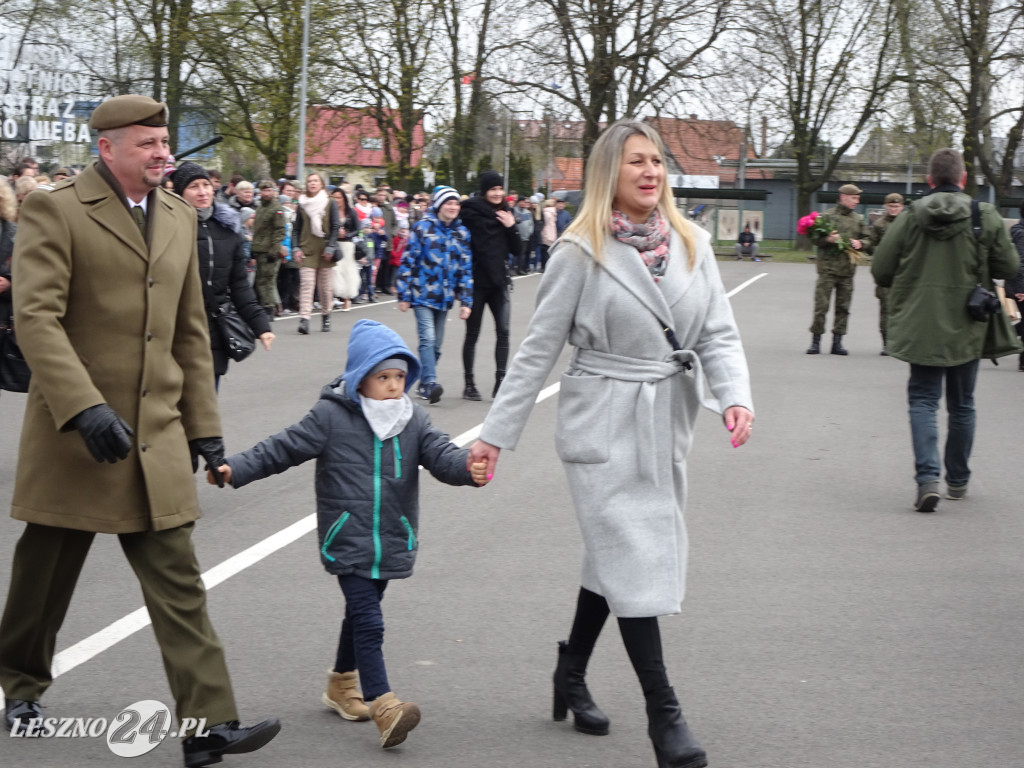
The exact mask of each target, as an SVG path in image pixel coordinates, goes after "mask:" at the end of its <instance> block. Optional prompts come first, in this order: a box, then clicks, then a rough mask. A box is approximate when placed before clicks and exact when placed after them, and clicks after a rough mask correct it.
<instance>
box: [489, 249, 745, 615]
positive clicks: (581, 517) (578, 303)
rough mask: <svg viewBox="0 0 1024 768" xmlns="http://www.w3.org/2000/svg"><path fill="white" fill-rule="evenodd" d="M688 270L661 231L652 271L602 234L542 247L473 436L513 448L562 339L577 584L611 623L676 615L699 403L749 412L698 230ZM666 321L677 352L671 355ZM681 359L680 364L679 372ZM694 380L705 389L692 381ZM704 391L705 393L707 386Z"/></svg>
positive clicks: (738, 359)
mask: <svg viewBox="0 0 1024 768" xmlns="http://www.w3.org/2000/svg"><path fill="white" fill-rule="evenodd" d="M695 236H696V242H697V263H696V265H695V267H694V269H693V270H692V271H690V270H689V269H688V267H687V254H686V250H685V247H684V245H683V242H682V239H681V238H680V237H679V236H678V235H677V234H676V233H675V232H673V233H672V243H671V255H670V259H669V264H668V268H667V271H666V273H665V276H664V277H663V278H662V280H661V281H660V282H658V283H655V282H654V280H653V279H652V277H651V275H650V273H649V272H648V270H647V267H646V266H645V265H644V263H643V260H642V259H641V258H640V255H639V253H638V252H637V251H636V249H635V248H633V247H632V246H628V245H624V244H622V243H620V242H618V241H617V240H615V239H614V238H613V237H611V235H609V237H608V238H607V240H606V242H605V243H604V245H603V248H602V255H603V263H601V264H598V263H597V262H595V261H594V260H593V258H592V257H591V250H590V248H589V247H588V245H587V244H586V243H581V242H579V241H575V240H568V239H565V238H563V239H562V240H560V241H559V242H558V243H557V244H556V245H555V247H554V248H553V249H552V252H551V258H550V261H549V262H548V266H547V269H546V271H545V273H544V277H543V279H542V281H541V286H540V290H539V293H538V297H537V307H536V311H535V312H534V315H533V318H532V320H531V322H530V327H529V331H528V332H527V337H526V339H525V341H524V342H523V344H522V346H521V347H520V348H519V351H518V352H517V354H516V356H515V358H514V360H513V361H512V365H511V367H510V368H509V371H508V374H507V376H506V377H505V380H504V382H503V383H502V385H501V390H500V391H499V394H498V397H497V399H496V400H495V402H494V405H493V406H492V407H491V410H490V412H489V413H488V415H487V419H486V420H485V422H484V425H483V428H482V430H481V432H480V438H481V439H482V440H484V441H486V442H488V443H490V444H491V445H495V446H497V447H499V448H509V449H511V448H515V446H516V442H517V441H518V439H519V435H520V433H521V432H522V429H523V427H524V426H525V423H526V419H527V417H528V416H529V413H530V410H531V408H532V407H533V404H534V402H535V400H536V397H537V395H538V393H539V392H540V389H541V387H542V386H543V385H544V382H545V379H546V378H547V376H548V374H549V373H550V371H551V368H552V367H553V366H554V364H555V361H556V360H557V358H558V356H559V355H560V353H561V351H562V348H563V346H564V344H565V343H566V341H568V342H569V344H570V345H571V346H572V347H573V348H574V349H573V355H572V360H571V362H570V365H569V368H568V370H566V371H565V373H563V374H562V377H561V390H560V395H559V402H558V417H557V423H556V427H555V449H556V451H557V453H558V455H559V458H561V460H562V463H563V465H564V467H565V471H566V475H567V477H568V481H569V488H570V491H571V494H572V499H573V505H574V507H575V510H576V516H577V519H578V521H579V525H580V530H581V532H582V534H583V544H584V554H583V573H582V578H581V583H582V585H583V586H584V587H586V588H587V589H589V590H591V591H593V592H596V593H598V594H600V595H603V596H604V597H605V598H606V599H607V600H608V604H609V606H610V607H611V610H612V613H613V614H615V616H618V617H642V616H661V615H666V614H673V613H679V610H680V604H681V603H682V600H683V595H684V591H685V585H686V559H687V536H686V524H685V522H684V519H683V510H684V507H685V505H686V457H687V455H688V454H689V452H690V446H691V443H692V440H693V425H694V420H695V418H696V415H697V410H698V406H700V405H703V406H705V407H707V408H709V409H711V410H713V411H715V412H716V413H721V412H722V411H724V410H725V409H726V408H729V407H731V406H734V405H739V406H743V407H745V408H748V409H749V410H751V411H753V403H752V400H751V395H750V376H749V373H748V371H747V364H746V358H745V357H744V354H743V346H742V344H741V342H740V335H739V331H738V330H737V328H736V323H735V320H734V319H733V314H732V308H731V307H730V305H729V300H728V299H727V297H726V295H725V289H724V288H723V286H722V280H721V277H720V276H719V273H718V265H717V263H716V262H715V258H714V254H713V252H712V250H711V245H710V239H709V236H708V234H707V233H706V232H704V231H703V230H700V229H697V230H696V231H695ZM666 326H670V327H671V328H672V329H673V330H674V332H675V335H676V337H677V339H678V341H679V344H680V346H681V347H682V349H681V350H680V351H673V348H672V345H671V343H670V342H669V341H668V339H667V338H666V335H665V333H664V330H663V329H664V328H665V327H666ZM686 364H689V366H690V368H689V369H687V367H686ZM705 377H706V380H707V385H708V388H706V387H705ZM709 390H710V391H709Z"/></svg>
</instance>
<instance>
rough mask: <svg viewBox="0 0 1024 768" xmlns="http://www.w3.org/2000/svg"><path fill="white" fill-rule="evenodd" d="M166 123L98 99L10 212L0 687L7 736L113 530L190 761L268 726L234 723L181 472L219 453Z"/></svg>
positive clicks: (131, 102) (189, 229)
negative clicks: (86, 147) (8, 546)
mask: <svg viewBox="0 0 1024 768" xmlns="http://www.w3.org/2000/svg"><path fill="white" fill-rule="evenodd" d="M166 125H167V107H166V105H164V104H160V103H157V102H155V101H153V100H152V99H149V98H147V97H144V96H118V97H116V98H113V99H110V100H109V101H106V102H104V103H103V104H101V105H100V106H99V107H97V109H96V110H95V112H94V113H93V115H92V118H91V119H90V127H91V128H93V129H95V130H97V131H99V143H98V147H99V154H100V160H99V161H98V162H97V163H95V164H94V165H92V166H91V167H90V168H88V169H86V170H85V171H84V172H83V173H82V174H80V175H79V176H76V177H74V178H73V179H69V180H67V181H65V182H62V183H61V184H59V185H58V186H57V187H56V188H55V189H54V190H53V191H50V192H37V193H34V194H32V195H30V196H29V197H27V198H26V199H25V202H24V204H23V206H22V209H21V215H20V220H19V228H18V237H17V241H16V245H15V251H14V258H13V271H14V274H15V275H16V279H17V281H18V283H19V286H18V287H19V291H18V293H17V294H16V299H15V306H14V313H15V318H16V323H17V328H18V341H19V342H20V344H21V347H22V349H23V350H24V354H25V358H26V360H27V361H28V363H29V366H30V367H31V368H32V372H33V375H32V383H31V385H30V388H29V393H28V402H27V404H26V409H25V420H24V425H23V428H22V434H21V445H20V449H19V454H18V468H17V473H16V476H15V487H14V498H13V503H12V512H11V514H12V517H14V518H15V519H18V520H23V521H25V522H26V523H27V525H26V527H25V530H24V533H23V534H22V536H21V539H20V540H19V541H18V544H17V546H16V548H15V553H14V563H13V574H12V577H11V584H10V590H9V592H8V596H7V606H6V608H5V610H4V614H3V618H2V620H0V685H2V686H3V689H4V694H5V697H6V708H5V713H4V718H5V724H6V727H7V729H8V731H9V732H10V731H11V730H12V729H24V731H25V732H26V733H29V732H30V731H31V728H30V727H29V726H30V723H31V721H33V720H36V719H38V718H39V717H40V706H39V699H40V698H41V696H42V694H43V693H44V692H45V691H46V689H47V688H48V687H49V685H50V683H51V682H52V673H51V663H52V661H53V652H54V646H55V639H56V635H57V631H58V629H59V628H60V626H61V623H62V621H63V619H64V615H65V613H66V612H67V609H68V605H69V604H70V601H71V596H72V593H73V592H74V589H75V584H76V582H77V580H78V576H79V574H80V572H81V569H82V566H83V564H84V562H85V558H86V555H87V554H88V551H89V547H90V545H91V543H92V540H93V537H94V536H95V534H97V533H112V534H117V535H118V537H119V539H120V543H121V548H122V549H123V551H124V553H125V556H126V557H127V558H128V561H129V563H130V564H131V566H132V569H133V570H134V571H135V574H136V576H137V578H138V580H139V584H140V586H141V587H142V592H143V596H144V599H145V603H146V607H147V608H148V610H149V613H150V617H151V619H152V623H153V632H154V634H155V636H156V640H157V642H158V644H159V645H160V650H161V653H162V655H163V661H164V666H165V670H166V672H167V677H168V680H169V683H170V687H171V691H172V693H173V695H174V699H175V706H176V711H177V716H178V718H179V719H182V718H193V722H198V721H199V720H200V719H202V718H205V719H206V722H207V724H208V727H209V733H208V734H207V735H201V734H198V733H193V734H191V735H190V736H189V737H188V738H187V739H185V741H184V742H183V748H184V752H185V764H186V765H187V766H193V767H194V766H202V765H209V764H211V763H214V762H220V755H221V754H224V753H233V752H248V751H252V750H253V749H258V748H259V747H261V746H263V745H264V744H266V743H267V742H269V741H270V739H272V738H273V737H274V735H276V733H277V732H278V730H279V729H280V724H279V723H278V722H277V720H274V719H272V720H267V721H264V722H263V723H259V724H258V725H255V726H251V727H241V726H239V724H238V713H237V710H236V708H235V701H234V695H233V693H232V690H231V682H230V679H229V677H228V672H227V666H226V664H225V660H224V652H223V649H222V648H221V645H220V641H219V640H218V639H217V635H216V633H215V632H214V631H213V628H212V626H211V625H210V621H209V618H208V616H207V613H206V593H205V591H204V589H203V584H202V581H201V579H200V570H199V565H198V563H197V562H196V558H195V553H194V551H193V548H192V540H191V535H192V528H193V525H194V523H195V520H196V519H197V518H198V517H199V505H198V500H197V496H196V490H195V481H194V478H193V473H194V472H195V468H196V465H197V463H198V458H199V457H200V456H202V457H203V458H204V459H205V460H206V462H207V463H208V464H210V465H212V466H218V465H219V464H220V463H221V462H223V456H224V448H223V441H222V439H221V437H220V435H221V427H220V419H219V416H218V413H217V399H216V393H215V391H214V379H213V365H212V359H211V356H210V341H209V337H208V335H207V334H208V332H207V321H206V315H205V311H204V309H203V298H202V289H201V285H200V279H199V272H198V269H197V266H196V264H197V257H196V252H195V249H196V216H195V211H193V210H192V208H191V207H189V206H188V205H187V204H186V203H185V202H184V201H183V200H181V199H180V198H178V197H176V196H175V195H173V194H172V193H170V192H167V191H166V190H164V189H162V188H160V182H161V180H162V177H163V170H164V165H165V163H166V161H167V157H168V155H169V149H168V133H167V128H166ZM51 712H53V710H51ZM54 714H63V713H54ZM67 714H68V715H69V716H71V715H74V714H75V713H67Z"/></svg>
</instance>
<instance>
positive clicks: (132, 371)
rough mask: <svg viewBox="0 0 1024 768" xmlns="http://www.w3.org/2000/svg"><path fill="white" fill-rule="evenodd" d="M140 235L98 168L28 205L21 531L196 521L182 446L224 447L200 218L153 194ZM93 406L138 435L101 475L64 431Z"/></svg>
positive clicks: (122, 528)
mask: <svg viewBox="0 0 1024 768" xmlns="http://www.w3.org/2000/svg"><path fill="white" fill-rule="evenodd" d="M110 178H111V179H112V177H110ZM115 183H116V182H115ZM147 225H148V227H147V238H146V239H145V240H144V239H143V237H142V235H141V234H140V232H139V229H138V227H137V226H136V224H135V222H134V221H133V219H132V217H131V214H129V212H128V208H127V205H126V203H125V199H124V197H123V195H122V194H121V193H120V191H119V190H118V191H115V189H114V187H113V186H112V185H111V183H110V182H108V180H107V178H105V176H104V175H103V174H101V172H100V170H99V166H98V164H94V165H93V166H91V167H90V168H88V169H86V170H85V172H83V173H82V174H80V175H79V176H76V177H74V178H73V179H70V180H68V181H67V182H64V183H62V184H61V185H59V186H58V187H57V188H56V189H54V190H53V191H49V192H47V191H37V192H34V193H32V194H30V195H29V196H28V197H27V198H26V199H25V202H24V204H23V206H22V209H21V213H20V216H19V224H18V237H17V240H16V243H15V250H14V258H13V271H14V275H15V280H16V281H17V283H18V288H19V290H18V291H17V293H16V295H15V302H14V313H15V323H16V327H17V329H18V341H19V343H20V345H21V347H22V350H23V352H24V354H25V358H26V360H27V361H28V363H29V366H30V367H31V369H32V383H31V386H30V388H29V393H28V401H27V403H26V408H25V420H24V425H23V427H22V434H21V447H20V450H19V454H18V468H17V473H16V478H15V486H14V498H13V503H12V510H11V515H12V517H14V518H16V519H18V520H24V521H26V522H31V523H39V524H42V525H50V526H57V527H62V528H74V529H78V530H85V531H95V532H98V533H130V532H136V531H143V530H146V529H149V528H153V529H155V530H163V529H167V528H173V527H176V526H180V525H183V524H185V523H188V522H191V521H193V520H195V519H196V518H197V517H198V516H199V504H198V500H197V497H196V489H195V478H194V476H193V472H192V466H191V458H190V455H189V448H188V440H190V439H194V438H198V437H215V436H220V435H221V434H222V433H221V427H220V420H219V416H218V413H217V400H216V392H215V390H214V379H213V366H212V360H211V356H210V340H209V336H208V331H207V322H206V314H205V311H204V309H203V297H202V289H201V285H200V280H199V272H198V270H197V268H196V263H197V262H196V253H195V249H196V215H195V211H194V210H193V209H192V208H191V207H190V206H189V205H188V204H187V203H185V202H184V201H183V200H182V199H181V198H179V197H177V196H176V195H174V194H172V193H170V192H167V191H165V190H163V189H156V190H153V192H151V193H150V195H149V202H148V214H147ZM147 241H148V243H149V245H148V246H147ZM100 403H107V404H109V405H110V406H111V407H112V408H113V409H114V410H115V411H116V412H117V413H118V414H119V415H120V416H121V417H122V418H123V419H124V420H125V421H127V422H128V424H129V425H130V426H131V428H132V430H134V435H133V437H132V448H131V452H130V453H129V455H128V458H127V459H125V460H124V461H119V462H117V463H116V464H107V463H97V462H96V461H95V460H94V459H93V458H92V456H91V455H90V453H89V451H88V449H87V448H86V446H85V443H84V441H83V440H82V437H81V435H79V434H78V433H77V431H75V430H74V429H73V428H72V426H71V421H72V419H73V418H74V416H75V415H77V414H78V413H80V412H81V411H83V410H84V409H86V408H89V407H90V406H93V405H98V404H100Z"/></svg>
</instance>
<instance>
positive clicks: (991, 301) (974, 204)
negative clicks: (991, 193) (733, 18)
mask: <svg viewBox="0 0 1024 768" xmlns="http://www.w3.org/2000/svg"><path fill="white" fill-rule="evenodd" d="M971 227H972V229H973V230H974V244H975V247H974V252H975V255H976V256H977V257H978V258H977V265H976V269H977V271H976V273H975V274H976V275H977V277H978V284H977V285H975V286H974V290H973V291H971V295H970V296H969V297H968V299H967V313H968V314H969V315H970V316H971V317H972V318H973V319H974V320H977V321H978V322H979V323H985V322H987V323H988V326H987V327H986V328H985V343H984V344H983V345H982V348H981V357H982V359H984V360H991V361H993V362H995V360H996V358H998V357H1006V356H1007V355H1016V354H1019V353H1020V352H1021V349H1022V347H1021V341H1020V338H1019V337H1018V336H1017V333H1016V331H1014V330H1013V326H1012V325H1010V319H1009V318H1008V317H1007V316H1006V313H1005V312H1003V305H1002V302H1001V301H999V297H998V296H996V294H995V292H994V291H990V290H988V289H987V288H985V287H984V286H983V285H982V269H983V264H984V262H983V261H982V258H981V208H980V206H979V205H978V201H977V200H972V201H971ZM997 365H998V363H997Z"/></svg>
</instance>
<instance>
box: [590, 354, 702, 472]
mask: <svg viewBox="0 0 1024 768" xmlns="http://www.w3.org/2000/svg"><path fill="white" fill-rule="evenodd" d="M571 367H573V368H576V369H577V370H580V371H582V372H583V373H589V374H591V375H594V376H604V377H606V378H609V379H616V380H618V381H636V382H640V384H641V386H640V387H639V389H638V390H637V396H636V403H635V404H634V423H635V424H636V445H637V459H638V461H637V464H638V465H639V467H640V473H641V476H643V477H644V479H647V480H650V481H651V482H652V483H654V485H658V477H659V475H661V472H659V471H658V470H657V468H656V467H655V466H654V465H655V462H654V461H653V460H652V459H653V457H656V456H658V450H657V445H656V444H655V440H654V435H655V425H656V421H655V420H656V419H657V414H656V413H655V408H654V400H655V394H656V391H657V389H656V388H657V385H658V383H659V382H661V381H663V380H665V379H667V378H669V377H670V376H678V375H684V376H685V375H686V371H687V370H689V369H691V368H692V375H693V378H694V388H695V390H696V393H697V400H698V402H699V403H700V404H701V405H702V406H704V407H705V408H707V409H708V410H711V411H714V412H715V413H721V412H722V406H721V404H720V403H719V402H718V400H717V399H715V398H713V397H711V396H710V395H709V394H707V393H706V392H705V389H704V369H703V367H702V366H701V363H700V358H699V357H698V356H697V353H696V352H694V351H693V350H691V349H677V350H675V351H674V352H672V353H671V354H670V355H669V356H668V357H667V358H665V359H664V360H646V359H643V358H637V357H623V356H622V355H612V354H609V353H607V352H598V351H597V350H593V349H582V348H577V349H576V351H575V353H574V354H573V359H572V363H571ZM670 455H671V454H670Z"/></svg>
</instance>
